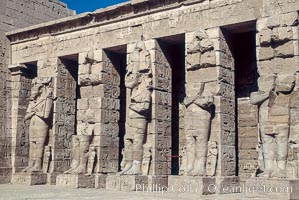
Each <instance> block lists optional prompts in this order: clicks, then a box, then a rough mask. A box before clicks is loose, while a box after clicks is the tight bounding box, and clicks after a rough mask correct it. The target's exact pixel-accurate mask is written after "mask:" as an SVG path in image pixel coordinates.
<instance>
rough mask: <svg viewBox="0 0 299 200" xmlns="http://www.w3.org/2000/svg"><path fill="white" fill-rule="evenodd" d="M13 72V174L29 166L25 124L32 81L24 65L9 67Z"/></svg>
mask: <svg viewBox="0 0 299 200" xmlns="http://www.w3.org/2000/svg"><path fill="white" fill-rule="evenodd" d="M9 69H10V71H11V102H12V105H11V118H12V121H11V135H12V138H11V143H12V169H13V173H18V172H20V171H21V170H22V169H23V168H25V167H26V166H27V164H28V157H29V139H28V134H29V133H28V128H29V125H28V124H26V123H25V122H24V117H25V114H26V110H27V106H28V104H29V95H30V90H31V81H32V79H31V78H29V77H28V73H26V69H27V67H26V66H25V65H23V64H17V65H11V66H9Z"/></svg>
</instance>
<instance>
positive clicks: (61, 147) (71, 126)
mask: <svg viewBox="0 0 299 200" xmlns="http://www.w3.org/2000/svg"><path fill="white" fill-rule="evenodd" d="M57 62H58V63H57V65H58V66H57V77H56V81H55V83H56V85H55V87H56V90H55V91H56V92H55V102H54V104H55V110H54V117H53V118H54V119H53V136H54V139H53V145H52V147H53V164H54V166H53V170H54V171H59V172H63V171H65V170H67V169H68V167H69V165H70V162H71V155H70V154H71V144H72V135H73V134H74V133H75V112H76V80H75V79H74V77H73V75H72V74H73V72H72V70H75V69H76V66H67V64H68V63H67V62H62V61H61V60H60V59H58V61H57ZM71 72H72V73H71Z"/></svg>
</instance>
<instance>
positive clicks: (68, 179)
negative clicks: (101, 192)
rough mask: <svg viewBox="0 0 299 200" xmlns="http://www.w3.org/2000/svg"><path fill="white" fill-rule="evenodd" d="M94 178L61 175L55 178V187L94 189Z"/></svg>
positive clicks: (92, 176) (89, 176)
mask: <svg viewBox="0 0 299 200" xmlns="http://www.w3.org/2000/svg"><path fill="white" fill-rule="evenodd" d="M95 180H96V179H95V176H94V175H83V174H61V175H58V176H57V178H56V185H59V186H62V187H71V188H95Z"/></svg>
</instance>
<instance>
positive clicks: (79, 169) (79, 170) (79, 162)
mask: <svg viewBox="0 0 299 200" xmlns="http://www.w3.org/2000/svg"><path fill="white" fill-rule="evenodd" d="M93 131H94V130H93V126H91V125H90V124H88V122H86V123H83V124H82V127H81V128H79V130H78V132H79V135H76V136H73V150H72V153H73V155H72V163H71V169H69V170H67V171H65V172H64V173H65V174H85V173H86V171H87V164H88V158H89V145H90V144H91V138H92V136H93Z"/></svg>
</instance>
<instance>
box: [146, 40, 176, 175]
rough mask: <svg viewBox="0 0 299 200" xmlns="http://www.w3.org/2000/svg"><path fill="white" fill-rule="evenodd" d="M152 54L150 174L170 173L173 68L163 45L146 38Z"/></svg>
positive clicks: (149, 136)
mask: <svg viewBox="0 0 299 200" xmlns="http://www.w3.org/2000/svg"><path fill="white" fill-rule="evenodd" d="M145 44H146V47H147V48H148V50H149V51H150V54H151V62H152V72H153V93H152V114H151V115H152V117H151V123H150V126H149V135H148V141H149V142H152V147H153V150H152V152H153V157H152V161H153V162H152V171H151V173H150V174H151V175H160V176H161V175H164V176H165V175H169V174H171V159H172V158H170V156H171V106H172V100H171V96H172V95H171V92H172V82H171V81H172V69H171V66H170V63H169V61H168V60H167V58H166V55H165V54H164V51H163V49H162V47H161V45H160V44H159V43H158V42H157V41H156V40H150V41H146V43H145Z"/></svg>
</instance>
